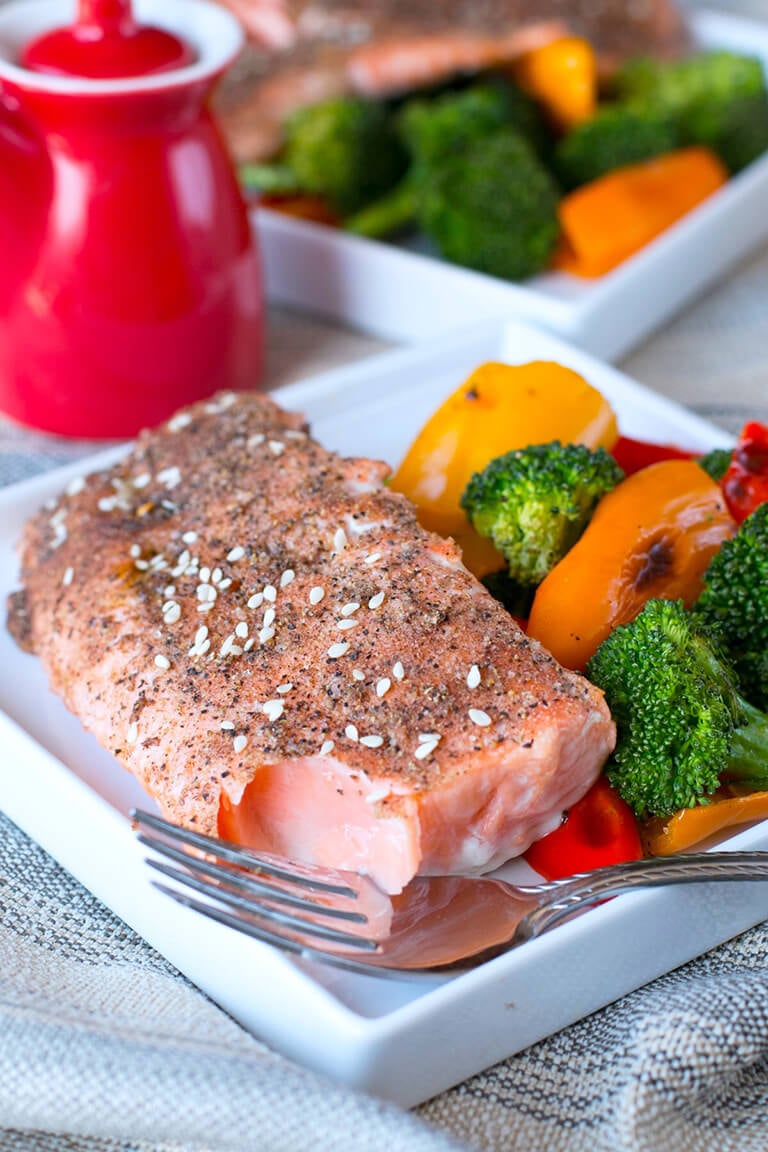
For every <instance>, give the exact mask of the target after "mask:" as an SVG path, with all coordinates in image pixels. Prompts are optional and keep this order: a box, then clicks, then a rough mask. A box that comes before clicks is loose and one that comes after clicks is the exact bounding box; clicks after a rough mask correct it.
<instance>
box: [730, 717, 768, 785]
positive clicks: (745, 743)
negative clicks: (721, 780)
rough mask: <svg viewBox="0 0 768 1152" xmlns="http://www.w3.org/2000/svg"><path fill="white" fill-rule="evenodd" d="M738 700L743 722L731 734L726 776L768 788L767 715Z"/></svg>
mask: <svg viewBox="0 0 768 1152" xmlns="http://www.w3.org/2000/svg"><path fill="white" fill-rule="evenodd" d="M738 700H739V705H740V707H741V711H742V714H743V716H744V723H742V724H740V725H739V727H738V728H737V729H736V730H735V732H734V734H733V740H732V741H731V748H730V752H729V754H728V769H727V772H726V775H727V777H728V779H729V780H748V781H749V783H750V784H754V785H756V786H760V787H761V788H762V787H765V788H768V716H766V714H765V712H761V711H760V709H759V708H754V707H753V706H752V705H751V704H748V703H747V702H746V700H743V699H742V698H741V697H740V696H739V697H738Z"/></svg>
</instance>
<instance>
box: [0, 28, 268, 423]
mask: <svg viewBox="0 0 768 1152" xmlns="http://www.w3.org/2000/svg"><path fill="white" fill-rule="evenodd" d="M14 7H15V6H14ZM18 7H22V5H18ZM9 71H10V72H12V71H13V70H12V69H11V70H9V69H6V74H5V76H3V74H2V72H0V76H3V79H2V83H3V87H2V91H0V252H2V254H3V258H2V261H1V262H0V409H2V411H4V412H5V413H6V414H7V415H9V416H11V417H12V418H14V419H16V420H18V421H20V422H22V423H24V424H27V425H31V426H33V427H36V428H39V429H43V430H46V431H50V432H56V433H60V434H63V435H70V436H82V437H100V438H117V437H125V436H130V435H133V434H135V433H136V432H137V431H138V430H139V429H141V428H142V427H145V426H147V425H152V424H156V423H158V422H160V421H162V420H164V419H166V418H167V417H168V416H169V415H170V414H171V413H172V412H173V411H174V410H175V409H176V408H178V407H179V406H180V405H183V404H186V403H189V402H192V401H194V400H197V399H201V398H203V397H205V396H208V395H210V394H211V393H213V392H214V391H216V390H218V389H221V388H234V389H241V388H252V387H256V386H258V384H259V381H260V377H261V360H262V289H261V277H260V269H259V263H258V259H257V253H256V250H255V247H254V240H253V236H252V233H251V229H250V226H249V220H248V216H247V212H246V208H245V204H244V202H243V199H242V196H241V194H240V190H239V187H238V184H237V180H236V176H235V173H234V170H233V167H232V164H231V161H230V159H229V156H228V153H227V151H226V149H225V146H224V144H223V141H222V139H221V136H220V133H219V131H218V128H217V126H216V124H215V122H214V120H213V118H212V116H211V112H210V109H209V107H208V97H209V94H210V89H211V85H212V83H213V81H214V79H215V78H216V77H215V75H203V74H202V73H203V69H202V68H201V69H190V70H189V75H190V76H191V77H192V79H191V81H188V80H186V79H185V77H184V73H180V74H179V80H178V82H174V81H173V80H172V77H171V76H170V75H169V74H167V73H166V74H165V75H164V76H163V77H161V78H159V79H158V81H157V86H156V87H153V86H152V82H143V81H136V82H133V84H131V83H130V82H128V83H127V84H123V85H122V86H121V85H120V82H117V81H115V82H113V84H110V83H107V82H101V83H96V84H93V85H91V84H90V83H89V82H88V81H83V83H82V85H79V86H78V85H73V89H72V90H71V91H67V90H64V91H56V90H53V91H52V90H50V89H46V87H45V84H41V85H40V86H39V87H38V86H37V84H36V80H37V78H36V77H35V75H34V74H26V73H25V74H23V77H24V79H23V83H15V82H14V83H12V82H10V81H9V79H8V72H9ZM13 75H14V81H15V80H16V79H18V77H19V75H21V73H20V72H19V70H18V69H17V70H16V71H15V72H14V73H13ZM27 75H29V80H28V82H27ZM57 82H58V81H48V83H49V84H55V83H57ZM113 88H114V91H113V90H112V89H113Z"/></svg>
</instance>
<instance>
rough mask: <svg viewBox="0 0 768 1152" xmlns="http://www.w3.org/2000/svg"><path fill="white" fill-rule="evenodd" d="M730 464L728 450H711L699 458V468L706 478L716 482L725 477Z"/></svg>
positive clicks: (729, 451)
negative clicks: (709, 477) (702, 470)
mask: <svg viewBox="0 0 768 1152" xmlns="http://www.w3.org/2000/svg"><path fill="white" fill-rule="evenodd" d="M730 462H731V449H730V448H711V449H710V451H709V452H705V453H704V455H703V456H700V457H699V467H700V468H703V469H704V471H705V472H706V474H707V476H711V477H712V479H713V480H717V481H718V482H719V481H720V480H722V478H723V476H725V473H726V472H727V471H728V465H729V464H730Z"/></svg>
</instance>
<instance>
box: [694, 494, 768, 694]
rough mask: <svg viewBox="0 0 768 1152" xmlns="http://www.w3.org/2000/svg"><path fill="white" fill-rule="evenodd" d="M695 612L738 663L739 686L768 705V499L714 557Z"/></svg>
mask: <svg viewBox="0 0 768 1152" xmlns="http://www.w3.org/2000/svg"><path fill="white" fill-rule="evenodd" d="M692 611H693V613H694V615H695V616H696V620H697V622H698V623H699V624H700V625H701V626H702V627H703V628H705V629H706V630H707V631H708V632H711V633H712V634H713V635H714V636H715V638H716V639H717V641H718V643H719V644H720V645H721V647H722V648H723V650H724V651H725V653H726V654H727V656H728V659H729V660H730V661H731V663H732V664H733V667H734V669H735V671H736V675H737V677H738V682H739V691H740V692H741V693H742V694H743V695H744V696H745V697H746V698H747V700H749V701H750V703H752V704H754V705H756V706H757V707H758V708H768V504H761V505H760V506H759V507H758V508H756V509H755V511H754V512H753V513H752V514H751V516H748V517H747V519H746V520H744V522H743V523H742V524H741V526H740V527H739V530H738V532H737V533H736V535H735V536H734V537H733V538H732V539H731V540H726V541H724V543H723V545H722V547H721V548H720V550H719V551H718V552H716V553H715V555H714V556H713V557H712V560H711V561H710V563H709V567H708V568H707V570H706V572H705V573H704V590H703V591H702V593H701V595H700V596H699V598H698V599H697V601H696V603H695V604H694V605H693V609H692Z"/></svg>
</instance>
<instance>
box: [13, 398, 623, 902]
mask: <svg viewBox="0 0 768 1152" xmlns="http://www.w3.org/2000/svg"><path fill="white" fill-rule="evenodd" d="M387 474H388V468H387V466H386V465H385V464H382V463H380V462H377V461H373V460H367V459H344V458H342V457H340V456H337V455H335V454H334V453H332V452H329V451H327V450H326V449H325V448H323V447H322V446H321V445H319V444H318V443H317V442H316V441H314V440H313V439H312V438H311V437H310V436H309V434H308V431H307V428H306V425H305V423H304V421H303V418H302V417H301V416H300V415H297V414H294V413H290V412H287V411H284V410H283V409H281V408H280V407H278V405H277V404H276V403H275V402H274V401H273V400H271V399H270V398H268V397H266V396H264V395H262V394H257V393H242V394H238V395H234V394H231V393H228V394H222V395H220V396H217V397H215V398H213V400H211V401H209V402H205V403H201V404H197V405H195V406H193V407H190V408H188V409H185V410H183V411H182V412H180V413H178V414H177V415H176V416H174V417H173V418H172V419H171V420H170V421H168V423H166V424H165V425H163V426H162V427H160V428H159V429H157V430H154V431H150V432H147V433H144V434H143V435H142V436H141V437H140V438H139V440H138V442H137V444H136V446H135V447H134V448H133V450H132V451H131V452H130V454H129V455H127V456H126V457H125V458H123V459H122V460H121V461H120V462H119V463H117V464H116V465H114V466H113V467H111V468H108V469H106V470H104V471H101V472H98V473H95V474H93V475H90V476H88V477H84V478H82V479H78V480H76V481H74V482H72V483H70V484H69V485H68V487H67V489H66V491H65V492H64V493H62V495H61V497H60V498H59V499H58V500H57V501H56V502H55V504H53V505H49V506H48V507H46V508H45V509H43V510H41V511H40V512H39V513H38V514H37V515H36V516H35V517H34V518H33V519H32V520H31V521H30V522H29V524H28V525H27V528H26V531H25V533H24V536H23V540H22V542H21V558H22V576H21V588H20V590H19V591H18V592H16V593H14V594H13V596H12V597H11V603H10V611H9V624H10V626H11V629H12V631H14V633H15V635H16V636H17V638H18V639H19V641H20V642H21V643H23V644H24V645H25V646H27V647H28V648H30V649H31V650H32V651H34V652H35V653H36V655H37V656H38V657H39V659H40V660H41V661H42V662H43V664H44V666H45V668H46V670H47V673H48V676H49V679H50V684H51V688H52V689H53V691H54V692H56V693H58V694H60V695H61V697H62V698H63V700H64V701H65V703H66V705H67V707H68V708H69V709H71V711H72V712H74V713H75V714H76V715H77V716H78V717H79V718H80V720H81V721H82V723H83V724H84V726H85V727H86V728H87V729H89V730H90V731H91V732H93V733H94V734H95V736H96V737H97V739H98V740H99V742H100V743H101V744H102V745H104V747H106V748H107V749H109V750H110V751H111V752H112V753H113V755H114V756H115V757H116V759H117V760H119V761H120V763H121V764H123V765H125V767H126V768H128V769H129V770H130V771H131V772H132V773H134V774H135V775H136V777H137V778H138V779H139V780H140V781H141V783H142V785H143V786H144V788H145V789H146V791H147V792H148V793H149V794H150V795H151V796H152V797H154V798H155V800H156V801H157V803H158V805H159V807H160V809H161V811H162V812H163V813H164V815H166V816H167V817H168V818H170V819H171V820H174V821H177V822H180V823H182V824H185V825H188V826H190V827H194V828H197V829H199V830H200V831H203V832H206V833H214V834H216V833H217V832H219V833H220V834H222V835H227V836H228V837H229V838H234V839H238V840H240V841H241V842H245V843H250V844H251V845H252V846H254V847H257V848H268V849H270V850H272V851H276V852H278V853H280V854H283V855H286V856H288V857H291V858H294V859H302V860H309V861H315V862H318V863H322V864H327V865H333V866H335V867H342V868H352V869H356V870H359V871H367V872H369V873H370V874H371V875H372V876H373V877H374V878H375V879H376V880H377V881H378V882H379V883H380V885H381V886H382V887H384V888H385V889H386V890H387V891H391V892H397V891H399V890H400V889H401V888H402V887H403V886H404V885H405V884H407V883H408V881H409V880H410V879H411V878H412V877H413V876H414V875H416V874H420V873H424V874H426V873H433V874H434V873H457V872H471V871H484V870H488V869H491V868H493V867H495V866H497V865H499V864H501V863H502V862H503V861H505V860H507V859H508V858H510V857H512V856H515V855H517V854H518V853H520V852H522V851H523V850H524V849H525V848H526V847H527V846H528V845H529V844H530V843H531V842H532V841H533V840H534V839H536V838H538V837H539V836H541V835H542V834H544V833H545V832H547V831H549V830H550V829H551V828H553V827H554V826H556V825H557V823H558V821H559V820H560V817H561V813H562V812H563V811H564V810H565V809H567V808H568V806H569V805H571V804H572V803H573V802H575V801H576V800H577V799H578V798H579V797H580V796H581V795H582V794H583V793H584V792H585V791H586V790H587V789H588V787H589V786H590V785H591V783H592V782H593V781H594V780H595V778H596V777H597V776H598V774H599V773H600V771H601V768H602V766H603V764H604V762H605V760H606V758H607V756H608V755H609V753H610V751H611V749H612V748H613V745H614V741H615V729H614V724H613V722H612V719H611V716H610V714H609V711H608V709H607V707H606V704H605V702H604V699H603V697H602V694H601V693H600V692H599V690H598V689H596V688H595V687H593V686H592V685H591V684H590V683H589V682H588V681H587V680H586V679H584V678H583V677H581V676H579V675H577V674H575V673H572V672H569V671H566V670H564V669H563V668H562V667H560V666H559V665H558V664H557V663H556V662H555V660H554V659H553V658H552V657H551V656H550V655H549V654H548V653H547V652H546V651H545V650H544V649H543V648H541V646H540V645H538V644H537V643H536V642H535V641H533V640H530V639H528V638H527V637H526V636H525V634H524V633H523V632H522V631H521V629H520V628H519V627H518V626H517V624H516V623H515V622H514V621H513V620H512V618H511V617H510V616H509V615H508V614H507V612H506V611H505V610H504V609H503V608H502V607H501V606H500V605H499V604H498V603H497V602H496V601H495V600H494V599H493V598H492V597H491V596H490V595H489V594H488V592H487V591H486V590H485V589H484V587H483V586H482V585H481V584H480V583H479V582H478V581H477V580H476V579H475V578H474V577H473V576H472V575H471V574H470V573H469V572H468V571H467V569H466V568H465V567H464V566H463V564H462V562H461V555H460V553H459V551H458V549H457V547H456V546H455V545H454V543H453V542H452V541H450V540H444V539H442V538H440V537H438V536H435V535H433V534H431V533H429V532H426V531H425V530H424V529H422V528H421V527H420V525H419V523H418V521H417V517H416V513H415V510H414V508H413V506H412V505H411V504H410V503H409V502H408V501H407V500H406V499H405V498H404V497H403V496H401V495H399V494H397V493H393V492H390V491H389V490H388V489H387V487H386V486H385V479H386V476H387Z"/></svg>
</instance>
